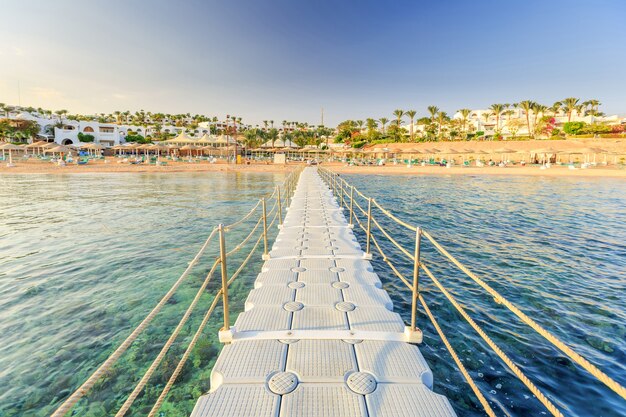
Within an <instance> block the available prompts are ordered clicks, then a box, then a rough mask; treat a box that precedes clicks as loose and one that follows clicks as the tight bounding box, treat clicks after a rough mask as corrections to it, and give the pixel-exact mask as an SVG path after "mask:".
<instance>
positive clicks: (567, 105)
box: [561, 97, 580, 123]
mask: <svg viewBox="0 0 626 417" xmlns="http://www.w3.org/2000/svg"><path fill="white" fill-rule="evenodd" d="M579 100H580V99H578V98H575V97H568V98H566V99H564V100H563V101H562V102H561V104H562V106H563V110H565V112H566V113H567V122H568V123H569V122H571V121H572V112H573V111H574V110H576V106H577V105H578V101H579Z"/></svg>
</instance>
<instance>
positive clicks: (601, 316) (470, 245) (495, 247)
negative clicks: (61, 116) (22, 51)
mask: <svg viewBox="0 0 626 417" xmlns="http://www.w3.org/2000/svg"><path fill="white" fill-rule="evenodd" d="M282 179H283V176H282V175H279V174H276V175H272V174H253V173H248V174H246V173H239V174H234V173H232V174H227V173H192V174H182V173H181V174H174V175H172V174H165V175H162V174H145V175H144V174H107V175H99V174H94V175H91V174H89V175H67V176H43V175H42V176H39V175H28V176H17V175H16V176H3V177H0V216H1V217H0V218H1V219H2V221H0V387H2V388H1V389H0V416H2V417H8V416H27V417H28V416H45V415H48V414H49V413H50V411H51V410H52V409H54V407H55V406H56V405H58V403H59V396H63V395H67V394H68V393H69V392H70V391H72V390H74V389H75V388H76V387H77V386H78V385H80V383H82V382H83V381H84V380H85V378H86V377H87V376H88V375H89V373H90V372H91V371H93V369H94V368H95V367H96V366H97V365H98V364H99V363H101V362H102V361H103V360H104V358H106V356H107V355H108V354H109V353H110V352H111V351H112V350H113V349H114V348H115V346H116V345H117V344H118V343H119V342H120V341H121V340H123V339H124V338H125V337H126V335H128V333H129V331H130V330H131V329H132V328H133V327H134V326H136V325H137V324H138V323H139V322H140V321H141V319H142V318H143V317H144V316H145V315H146V314H147V312H148V311H149V310H150V309H151V308H152V307H153V306H154V304H155V303H156V302H157V301H158V299H159V298H160V297H161V296H162V295H163V293H164V292H165V291H166V290H167V288H169V286H170V285H171V284H172V282H173V281H174V280H175V279H176V278H177V277H178V276H179V275H180V273H181V272H182V271H183V270H184V269H185V267H186V266H187V263H188V262H189V261H190V260H191V259H192V257H193V255H194V254H195V253H196V251H197V250H198V249H199V247H200V245H201V244H202V242H203V241H204V239H205V238H206V236H207V235H208V233H209V232H210V230H211V228H212V227H213V226H214V225H215V224H216V223H218V222H225V223H228V222H229V221H232V220H233V219H235V218H237V217H238V216H240V215H242V214H243V213H245V212H247V210H248V209H249V208H250V207H251V205H252V204H253V201H255V200H256V199H257V198H259V197H260V196H261V195H262V194H264V193H266V192H268V191H270V190H271V189H272V187H273V186H274V184H276V183H277V182H279V181H281V180H282ZM350 180H351V181H354V183H355V184H356V185H358V186H359V188H361V189H362V190H363V191H365V192H367V193H368V194H370V195H371V196H373V197H375V198H376V199H377V200H378V201H380V202H381V203H382V204H384V205H385V206H387V207H389V208H391V209H392V210H393V211H394V212H396V213H397V214H399V215H400V216H401V217H402V218H404V219H407V220H409V221H410V222H411V223H415V224H420V225H422V226H423V227H424V228H426V230H428V231H430V232H431V233H432V234H433V235H434V236H435V237H436V238H438V239H439V241H440V242H441V243H442V244H444V245H445V246H446V247H447V248H448V249H449V250H450V251H451V252H452V253H453V254H454V255H455V256H457V258H458V259H460V260H461V261H463V262H464V263H466V264H467V265H469V266H470V268H471V269H473V270H474V271H475V272H476V273H478V275H480V276H481V277H484V278H485V280H487V281H488V282H489V283H490V284H491V285H492V286H493V287H495V288H496V289H497V290H498V291H500V292H501V293H502V294H503V295H505V296H506V297H507V298H509V299H510V300H511V301H513V302H514V303H516V304H517V305H519V306H520V307H521V308H522V309H523V310H524V311H526V312H528V313H529V314H530V315H531V316H532V317H533V318H534V319H535V320H537V321H538V322H539V323H540V324H542V325H543V326H544V327H546V328H548V329H549V330H551V331H553V332H554V333H555V334H557V335H558V336H559V337H561V338H562V340H564V341H566V342H568V343H569V344H570V346H572V347H573V348H574V349H576V350H577V351H578V352H579V353H581V354H583V355H584V356H585V357H587V358H588V359H590V360H591V361H592V362H593V363H595V364H597V365H598V366H599V367H600V368H601V369H603V370H604V371H606V372H607V373H608V374H609V375H611V376H612V377H613V378H615V379H617V380H618V381H619V382H620V383H622V384H626V357H625V356H626V355H625V344H624V339H625V337H626V320H625V318H626V303H625V302H624V301H625V299H624V298H625V297H624V289H625V287H626V278H625V276H626V243H625V242H626V227H625V226H624V225H625V224H626V183H625V182H623V181H616V180H596V179H589V180H587V179H578V178H577V179H567V178H558V179H557V178H555V179H549V178H525V177H518V178H516V177H506V178H500V177H482V178H480V177H469V176H468V177H460V176H456V177H454V176H451V177H446V176H428V177H402V176H394V177H383V176H368V177H367V178H365V177H361V176H350ZM384 225H385V226H386V227H389V228H392V227H393V226H392V225H391V224H390V223H384ZM237 233H239V232H237V231H235V232H233V240H235V239H236V238H237V237H240V236H237ZM361 237H362V236H361ZM412 239H413V236H411V235H410V234H406V235H404V236H403V238H402V241H403V243H404V244H406V245H409V246H410V245H411V244H412V243H411V242H412ZM385 247H386V248H389V245H386V246H385ZM389 250H390V249H389ZM423 254H424V257H425V258H426V260H427V261H428V262H429V265H431V267H432V269H433V270H434V272H435V274H436V275H437V276H438V277H440V278H441V279H442V281H443V282H444V283H445V285H446V286H449V287H450V288H452V289H453V292H454V294H455V295H456V296H458V298H459V299H460V300H462V302H463V304H464V306H465V307H466V308H467V310H468V312H469V313H470V314H471V315H472V316H474V318H475V319H476V320H477V321H479V322H480V323H481V324H482V325H484V327H485V329H486V330H487V331H488V333H489V335H490V336H491V337H492V338H493V339H494V341H495V342H496V343H498V344H500V345H501V346H502V347H504V350H505V351H506V352H507V353H509V354H510V356H511V357H512V358H513V359H514V360H515V361H516V362H517V363H518V364H519V365H520V367H521V368H522V369H523V370H524V371H525V372H527V374H528V375H529V376H530V377H531V379H532V380H533V381H534V382H535V383H536V384H537V385H538V386H539V387H540V388H542V389H543V390H545V392H547V393H548V394H550V396H551V397H552V398H553V400H554V401H555V402H556V403H557V404H558V405H560V406H562V407H563V410H564V413H565V414H566V415H573V416H581V417H582V416H590V415H593V416H618V415H625V414H626V406H625V405H624V401H623V400H621V399H620V398H619V397H618V396H617V395H616V394H614V393H612V392H611V391H610V390H608V389H607V388H604V386H603V385H602V384H599V383H596V382H594V379H593V378H592V377H590V376H589V375H588V374H587V373H586V372H585V371H583V370H580V369H579V368H578V367H576V366H574V365H572V364H571V362H570V361H569V360H567V359H566V358H565V357H564V355H562V354H560V353H559V352H558V351H556V350H555V349H554V348H550V347H549V346H548V344H547V343H545V342H544V341H543V340H542V339H541V338H540V337H537V336H535V335H534V334H533V333H532V332H531V331H529V330H528V329H526V328H525V327H524V326H522V325H520V324H519V321H518V320H517V319H516V318H515V317H514V316H513V315H511V314H508V313H506V311H505V310H504V309H503V308H502V307H499V306H498V305H496V304H494V303H493V301H492V300H491V299H490V298H489V297H487V296H485V295H483V294H482V293H481V292H480V291H477V290H473V289H472V288H473V286H472V285H469V284H468V280H467V279H466V278H465V277H464V276H463V275H462V274H459V273H458V272H456V271H454V270H453V269H452V268H449V267H447V266H446V265H445V263H443V262H442V260H441V258H440V257H437V255H436V254H435V253H434V252H433V250H432V248H430V247H429V245H427V244H425V245H424V248H423ZM211 256H213V253H210V254H208V255H207V256H206V257H204V258H203V260H202V262H201V264H200V265H199V267H198V268H196V269H195V270H194V272H193V273H192V275H191V277H190V280H189V283H188V284H185V285H183V286H182V287H181V289H180V291H179V293H178V294H177V295H176V296H175V297H174V299H173V301H172V302H171V303H168V305H167V306H166V307H165V308H164V310H163V312H162V313H161V314H160V315H159V319H158V320H156V321H155V325H154V326H151V327H150V328H149V329H148V330H147V332H146V334H145V335H144V336H142V337H140V338H139V339H138V341H137V342H136V343H135V344H134V345H133V347H132V348H131V349H129V352H128V353H127V354H126V355H125V356H124V359H123V360H122V361H121V362H120V365H119V366H117V367H115V368H114V370H113V371H112V372H111V373H110V374H109V375H107V377H106V378H105V379H104V381H103V382H102V383H99V384H98V385H97V386H96V387H95V388H94V389H93V390H92V392H91V393H90V394H89V396H88V398H87V399H86V400H84V401H81V402H80V404H79V406H78V407H77V410H78V412H77V415H81V416H90V417H92V416H94V417H95V416H106V415H110V414H111V411H112V410H117V409H118V408H119V406H120V405H121V404H122V403H123V401H124V399H125V397H126V396H127V395H128V393H129V391H130V387H132V386H133V385H134V384H135V383H136V382H137V381H138V379H139V378H140V377H141V374H142V373H143V371H144V370H145V369H146V368H147V366H148V365H149V363H150V361H151V360H152V359H153V358H154V356H156V354H157V353H158V351H159V350H160V348H161V346H162V343H163V342H164V341H165V339H166V338H167V335H168V334H169V332H171V330H172V329H173V328H174V327H175V325H176V323H177V321H178V319H179V317H180V316H181V314H182V312H183V311H184V310H185V309H186V307H187V304H188V302H189V301H190V300H191V298H192V297H193V295H194V294H195V291H196V289H197V288H198V286H199V284H200V282H201V281H202V279H203V278H204V276H205V275H206V272H207V270H208V265H209V264H210V261H211ZM258 258H260V256H257V257H255V262H253V264H252V265H251V267H250V268H249V270H248V271H247V272H246V273H245V274H244V275H243V276H242V277H241V281H240V282H239V283H238V284H237V286H236V287H234V288H233V291H231V295H232V298H233V301H232V302H233V304H234V305H235V308H237V307H239V308H241V306H242V302H243V300H244V299H245V296H246V295H247V291H248V290H249V288H250V283H251V282H252V280H253V279H254V276H255V275H256V272H257V271H258V269H259V266H260V260H259V259H258ZM397 259H399V258H397ZM435 261H437V263H435ZM439 263H441V264H440V265H439ZM375 268H376V270H377V272H379V273H380V275H381V276H382V278H383V280H384V282H385V288H386V289H387V290H388V291H389V292H390V293H391V295H392V298H393V300H394V302H395V304H396V310H397V311H399V312H401V313H402V314H403V316H404V317H405V319H407V320H408V319H409V315H408V313H409V302H410V301H409V300H410V294H409V293H408V291H406V290H405V289H403V288H402V287H401V285H399V284H398V283H397V280H394V279H393V277H392V276H391V275H390V274H389V273H388V272H387V271H388V270H387V269H386V268H385V266H384V264H382V263H380V261H379V260H378V259H377V258H375ZM404 270H405V271H407V272H409V271H408V265H407V267H405V268H404ZM421 282H422V284H421V285H422V290H423V291H424V295H425V297H426V300H427V302H428V303H429V305H430V307H431V309H432V310H433V311H434V312H435V314H436V315H437V316H438V317H440V324H441V325H442V327H443V328H444V330H446V333H447V334H448V335H449V337H450V339H451V341H452V343H453V345H454V346H455V347H456V348H457V351H458V352H459V354H460V356H461V358H463V360H464V363H465V365H466V367H467V368H468V369H469V370H470V372H471V374H472V376H473V377H474V378H475V379H476V380H477V381H478V383H479V385H480V386H481V387H482V388H484V392H485V393H486V395H487V397H488V399H489V400H490V401H491V402H492V403H493V405H494V407H495V408H496V409H497V412H498V414H499V415H516V416H521V415H542V414H541V413H542V412H543V411H544V410H543V408H542V407H541V405H540V404H539V403H538V401H537V400H536V399H533V398H532V396H530V394H529V393H528V392H527V391H526V390H525V388H524V387H523V386H522V385H521V384H520V383H518V382H517V381H516V380H515V379H514V378H513V377H512V375H511V374H510V373H509V372H508V371H507V370H506V369H505V368H504V367H503V366H502V365H501V363H500V362H499V360H498V358H497V357H496V356H495V355H493V354H491V353H489V351H488V350H487V349H486V348H485V344H484V343H483V342H482V341H481V339H480V338H479V337H478V336H477V335H476V334H475V333H474V332H473V331H472V329H471V328H469V327H468V326H466V325H464V324H463V323H462V318H460V317H459V316H458V315H457V314H456V313H455V312H454V311H453V309H452V308H451V307H450V306H449V304H447V303H446V302H445V301H444V300H443V299H442V297H441V296H440V295H439V294H438V292H437V291H436V289H434V288H433V286H432V285H431V284H429V280H428V278H427V277H422V281H421ZM216 285H217V283H212V284H211V285H210V286H209V292H211V293H212V292H214V290H215V288H216ZM210 302H211V296H210V295H209V294H207V295H206V297H203V298H202V300H201V302H200V304H199V307H198V311H203V310H205V309H206V308H207V306H208V305H209V304H210ZM216 313H217V314H216V315H215V316H216V319H215V320H213V321H211V322H210V323H209V326H208V328H207V330H206V331H205V335H206V337H205V338H203V339H202V340H201V342H200V343H199V344H198V346H197V347H196V349H195V350H194V352H193V354H192V356H191V358H190V361H189V364H188V366H186V367H185V369H184V371H183V373H182V375H181V377H180V381H179V383H177V385H176V386H175V389H174V390H173V391H172V392H171V394H170V396H169V402H168V403H166V404H165V405H164V406H163V408H162V411H163V413H162V414H163V415H167V416H185V415H188V413H189V411H190V410H191V408H192V407H193V404H194V403H195V398H197V396H198V395H200V394H201V393H202V392H204V391H206V390H207V389H208V376H209V373H210V367H211V365H212V364H213V362H214V360H215V357H216V354H217V352H218V349H219V347H220V345H219V344H217V342H216V340H215V333H216V330H217V328H218V327H219V326H220V323H219V320H218V319H219V316H220V314H219V313H220V312H219V311H216ZM200 320H201V314H195V315H193V316H192V318H191V320H190V323H189V324H188V325H187V326H186V327H185V329H184V330H183V332H182V342H181V343H177V344H175V345H174V347H173V351H172V354H171V355H168V356H166V359H165V363H164V367H163V368H164V370H163V371H159V372H157V373H156V374H155V376H154V378H153V379H152V380H151V381H150V383H149V384H148V389H147V391H146V394H145V395H142V396H140V398H138V400H137V402H136V404H135V406H133V408H132V409H131V412H130V413H128V414H127V415H133V416H134V415H145V414H146V412H147V411H148V410H149V405H150V404H151V403H153V402H154V399H155V398H156V396H158V393H159V391H160V387H162V385H163V384H164V383H165V382H166V381H167V378H168V377H169V373H170V372H171V371H172V369H173V367H174V366H175V365H176V360H177V358H176V355H180V354H181V352H182V351H183V350H184V348H185V347H186V342H188V341H189V338H190V337H191V335H192V334H193V331H194V329H195V326H196V325H197V324H198V323H199V321H200ZM420 325H421V326H422V327H423V328H424V331H425V342H424V344H423V345H422V347H421V349H422V352H423V353H424V355H425V356H426V358H427V360H428V362H429V364H430V365H431V367H432V368H433V371H434V374H435V390H436V391H437V392H440V393H444V394H446V395H447V396H449V398H450V399H451V400H452V402H453V404H454V406H455V409H456V410H457V412H458V413H459V415H469V416H474V415H475V416H478V415H482V413H480V411H479V408H477V406H476V400H475V399H474V397H473V395H472V394H471V393H470V391H469V389H468V387H467V385H466V384H465V383H464V381H463V380H462V378H461V377H460V376H459V374H458V373H457V372H456V371H455V369H454V367H453V365H452V364H451V360H450V358H449V355H448V354H447V353H446V351H445V348H444V347H443V345H442V344H441V342H440V341H439V339H438V337H437V336H436V333H435V332H434V329H433V328H432V326H430V325H428V324H427V318H426V317H425V316H423V315H420Z"/></svg>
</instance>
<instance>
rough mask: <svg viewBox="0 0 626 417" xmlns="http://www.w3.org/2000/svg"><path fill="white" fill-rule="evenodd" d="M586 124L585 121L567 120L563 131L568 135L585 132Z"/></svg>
mask: <svg viewBox="0 0 626 417" xmlns="http://www.w3.org/2000/svg"><path fill="white" fill-rule="evenodd" d="M585 124H586V123H585V122H567V123H565V124H564V125H563V131H564V132H565V133H567V134H568V135H577V134H579V133H584V132H583V129H584V128H585Z"/></svg>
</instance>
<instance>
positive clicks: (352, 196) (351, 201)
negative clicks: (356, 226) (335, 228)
mask: <svg viewBox="0 0 626 417" xmlns="http://www.w3.org/2000/svg"><path fill="white" fill-rule="evenodd" d="M352 216H354V185H353V186H351V187H350V226H352V225H353V224H352Z"/></svg>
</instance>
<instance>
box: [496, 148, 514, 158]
mask: <svg viewBox="0 0 626 417" xmlns="http://www.w3.org/2000/svg"><path fill="white" fill-rule="evenodd" d="M491 153H494V154H500V161H504V160H505V156H506V159H509V154H511V153H515V149H511V148H507V147H504V148H497V149H494V150H492V151H491Z"/></svg>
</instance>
